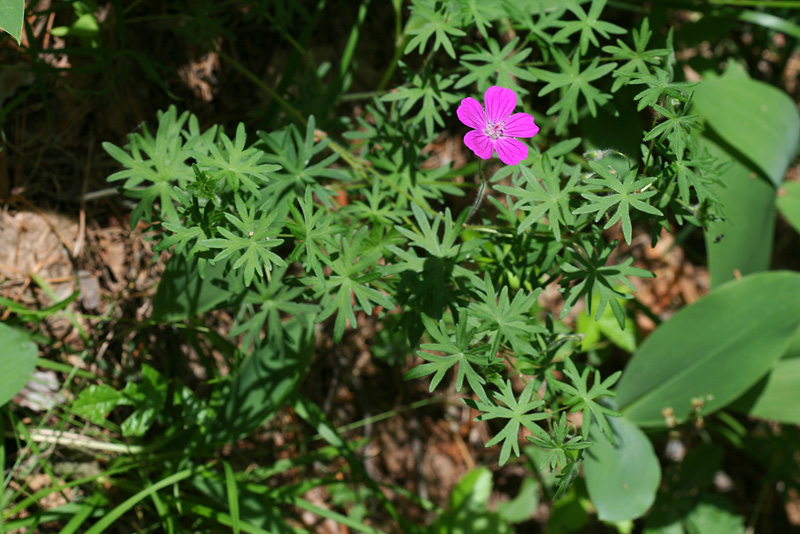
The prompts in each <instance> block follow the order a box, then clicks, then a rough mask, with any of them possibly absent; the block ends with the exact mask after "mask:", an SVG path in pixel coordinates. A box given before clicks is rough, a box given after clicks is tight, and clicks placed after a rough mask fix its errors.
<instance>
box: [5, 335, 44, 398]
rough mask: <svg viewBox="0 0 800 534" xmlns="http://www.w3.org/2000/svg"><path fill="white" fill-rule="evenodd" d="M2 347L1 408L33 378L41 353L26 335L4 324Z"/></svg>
mask: <svg viewBox="0 0 800 534" xmlns="http://www.w3.org/2000/svg"><path fill="white" fill-rule="evenodd" d="M0 346H2V347H3V357H2V361H3V364H2V366H0V371H1V372H0V406H3V405H4V404H5V403H7V402H8V401H10V400H11V399H12V398H14V395H16V394H17V393H19V392H20V390H21V389H22V388H24V387H25V384H27V383H28V381H29V380H30V379H31V378H32V377H33V372H34V371H35V370H36V359H37V358H38V356H39V351H38V350H37V348H36V345H35V344H34V343H33V342H32V341H31V340H30V339H29V338H28V336H27V335H26V334H24V333H23V332H22V331H20V330H17V329H16V328H11V327H10V326H8V325H6V324H4V323H0Z"/></svg>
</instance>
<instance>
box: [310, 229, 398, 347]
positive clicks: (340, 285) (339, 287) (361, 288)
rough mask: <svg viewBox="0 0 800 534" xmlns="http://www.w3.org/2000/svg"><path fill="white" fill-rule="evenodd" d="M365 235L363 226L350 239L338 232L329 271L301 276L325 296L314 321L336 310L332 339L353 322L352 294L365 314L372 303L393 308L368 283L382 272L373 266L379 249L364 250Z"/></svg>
mask: <svg viewBox="0 0 800 534" xmlns="http://www.w3.org/2000/svg"><path fill="white" fill-rule="evenodd" d="M368 234H369V228H368V227H366V226H362V227H361V229H360V230H359V231H358V232H356V233H355V234H354V235H353V237H352V239H350V240H349V241H348V240H347V239H345V238H344V236H343V235H338V236H337V240H338V241H339V251H338V254H336V255H335V256H334V257H332V261H331V262H330V267H331V271H332V273H331V274H330V275H329V276H328V277H327V278H323V279H322V280H320V279H317V278H304V279H303V281H304V282H306V283H308V284H309V285H310V286H311V287H312V288H314V289H316V290H317V291H319V292H321V293H323V295H324V296H323V299H322V300H323V310H322V311H321V312H320V314H319V315H318V316H317V322H322V321H324V320H325V319H327V318H328V317H330V316H331V315H333V314H334V313H336V321H335V322H334V325H333V339H334V341H336V342H337V343H338V342H339V341H341V340H342V336H343V335H344V330H345V327H346V326H347V321H349V322H350V325H351V326H355V325H356V316H355V310H354V307H353V298H354V297H355V302H356V305H357V306H358V307H359V308H360V309H362V310H364V311H365V312H366V313H367V314H371V313H372V308H373V306H383V307H384V308H386V309H388V310H392V309H394V303H393V302H392V300H391V299H390V298H389V297H388V296H386V295H385V294H384V293H382V292H380V291H379V290H378V289H376V288H375V287H372V286H371V285H370V284H373V283H374V282H375V281H376V280H378V279H379V278H380V277H381V273H380V272H378V271H377V270H376V269H375V267H376V266H377V264H378V260H380V258H381V252H380V251H379V250H375V249H372V250H369V251H367V252H366V253H365V252H364V250H363V248H364V247H363V245H364V240H365V239H366V238H367V236H368Z"/></svg>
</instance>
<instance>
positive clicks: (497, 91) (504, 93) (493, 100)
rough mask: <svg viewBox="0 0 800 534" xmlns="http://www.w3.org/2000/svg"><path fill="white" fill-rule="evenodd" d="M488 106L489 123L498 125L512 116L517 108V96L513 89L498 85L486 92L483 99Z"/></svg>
mask: <svg viewBox="0 0 800 534" xmlns="http://www.w3.org/2000/svg"><path fill="white" fill-rule="evenodd" d="M483 99H484V100H483V101H484V103H485V104H486V117H487V118H488V119H489V122H492V123H498V122H500V121H502V120H504V119H505V118H506V117H508V116H509V115H511V113H512V112H513V111H514V108H515V107H517V94H516V93H515V92H514V91H512V90H511V89H505V88H503V87H498V86H496V85H493V86H491V87H490V88H488V89H487V90H486V94H485V95H484V97H483Z"/></svg>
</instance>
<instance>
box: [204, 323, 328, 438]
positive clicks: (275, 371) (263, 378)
mask: <svg viewBox="0 0 800 534" xmlns="http://www.w3.org/2000/svg"><path fill="white" fill-rule="evenodd" d="M283 326H284V337H283V339H281V340H280V341H277V342H276V341H273V340H269V339H268V340H266V341H265V342H264V343H263V345H262V346H260V347H259V348H257V349H256V350H255V351H254V352H253V353H252V354H250V355H249V356H248V357H247V359H246V360H245V361H244V363H243V364H242V365H241V367H240V368H239V370H238V371H237V372H236V374H235V376H234V377H233V382H232V384H231V388H230V393H229V394H228V397H227V398H226V399H225V403H224V405H223V406H222V407H221V408H220V411H219V414H218V416H217V418H216V419H215V420H214V426H213V429H212V431H211V432H209V434H208V435H207V439H208V440H209V441H210V442H212V443H220V442H224V443H230V442H232V441H234V440H236V439H238V438H240V437H241V436H242V435H244V434H246V433H247V432H249V431H250V430H252V429H254V428H256V427H258V426H260V425H262V424H264V423H265V422H267V421H268V420H269V419H271V418H272V416H274V415H275V413H276V412H277V411H278V409H279V408H280V407H281V406H283V404H284V403H285V402H286V400H287V399H288V398H289V396H290V395H291V394H292V393H293V392H294V391H295V390H296V388H297V385H298V384H299V382H300V380H301V379H302V378H303V376H305V373H306V370H307V369H308V364H309V361H310V359H311V355H312V353H313V349H314V326H313V324H312V322H311V317H309V316H301V317H296V318H293V319H291V320H289V321H287V322H286V323H284V325H283Z"/></svg>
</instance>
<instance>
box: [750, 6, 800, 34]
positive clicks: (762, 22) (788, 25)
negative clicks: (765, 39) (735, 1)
mask: <svg viewBox="0 0 800 534" xmlns="http://www.w3.org/2000/svg"><path fill="white" fill-rule="evenodd" d="M794 7H800V2H798V3H796V5H795V6H794ZM736 18H738V19H739V20H741V21H742V22H750V23H752V24H757V25H759V26H763V27H764V28H769V29H770V30H775V31H779V32H783V33H785V34H787V35H791V36H792V37H794V38H795V39H800V26H798V25H797V24H795V23H794V22H791V21H788V20H786V19H783V18H781V17H777V16H775V15H772V14H770V13H764V12H763V11H751V10H747V11H742V12H740V13H738V14H737V15H736Z"/></svg>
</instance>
